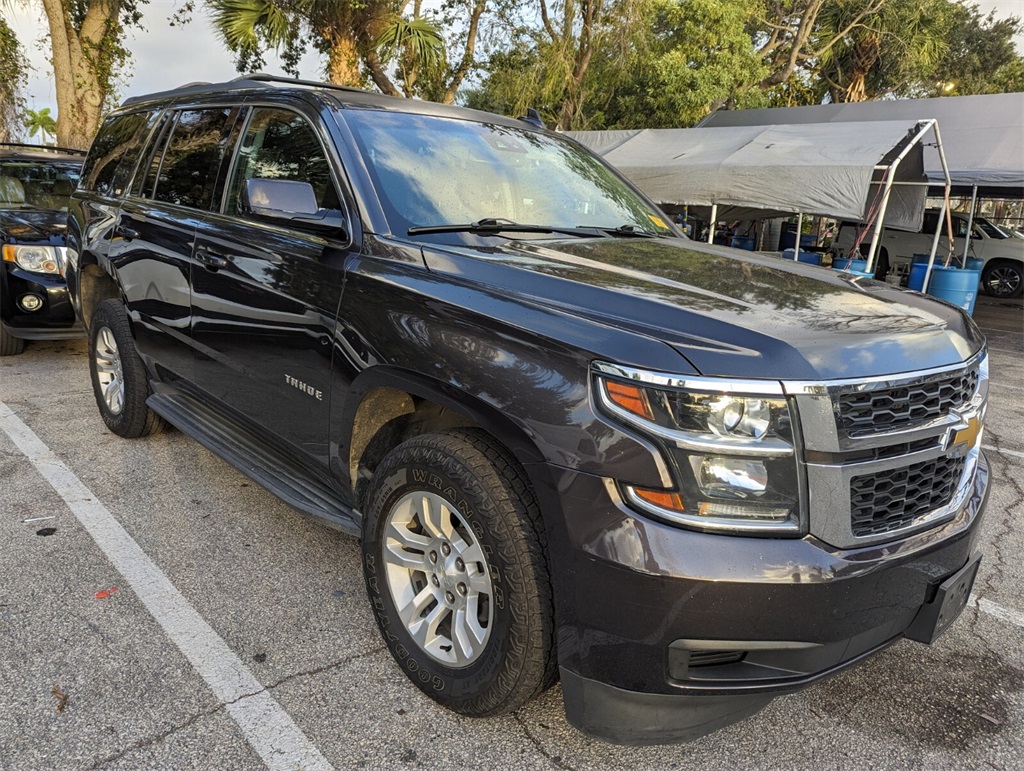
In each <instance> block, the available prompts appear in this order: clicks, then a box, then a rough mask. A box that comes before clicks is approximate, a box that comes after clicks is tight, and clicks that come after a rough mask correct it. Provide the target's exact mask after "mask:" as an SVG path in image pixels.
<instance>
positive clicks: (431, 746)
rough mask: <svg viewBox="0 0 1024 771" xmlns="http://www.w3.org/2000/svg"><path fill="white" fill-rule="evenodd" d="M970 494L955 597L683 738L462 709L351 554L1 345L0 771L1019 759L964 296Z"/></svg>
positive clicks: (1012, 340)
mask: <svg viewBox="0 0 1024 771" xmlns="http://www.w3.org/2000/svg"><path fill="white" fill-rule="evenodd" d="M976 317H977V318H979V320H980V321H981V322H982V323H983V325H984V327H985V328H986V331H987V332H988V334H989V337H990V342H991V346H992V348H991V351H992V355H991V362H992V388H991V401H990V409H989V418H988V421H987V423H988V428H987V429H986V434H985V437H984V444H985V446H986V447H987V448H988V457H989V462H990V464H991V467H992V473H993V492H992V496H991V499H990V502H989V506H988V512H987V515H986V519H985V521H984V524H983V534H982V550H983V552H984V554H985V559H984V561H983V562H982V567H981V572H980V575H979V578H978V581H977V583H976V585H975V591H974V595H973V598H972V603H971V606H970V607H969V608H968V609H967V610H966V611H965V613H964V615H963V616H962V617H961V618H960V619H959V620H958V621H957V623H956V624H955V625H954V626H953V628H952V629H951V630H950V631H949V632H948V633H947V634H946V635H945V636H943V637H942V638H941V639H940V640H939V641H938V642H936V643H935V644H934V645H932V646H924V645H920V644H918V643H913V642H908V641H904V642H900V643H898V644H897V645H895V646H893V647H891V648H889V649H887V650H886V651H884V652H882V653H881V654H879V655H877V656H875V657H874V658H872V659H871V660H870V661H868V662H867V663H865V664H864V665H862V666H860V667H857V668H855V669H853V670H850V671H848V672H846V673H843V674H841V675H839V676H836V677H834V678H832V679H830V680H827V681H825V682H823V683H820V684H818V685H817V686H815V687H813V688H811V689H809V690H806V691H804V692H801V693H799V694H795V695H791V696H785V697H781V698H778V699H776V700H775V701H774V702H773V703H772V704H771V705H770V706H769V707H768V708H767V709H765V710H764V711H763V712H761V713H759V714H758V715H756V716H754V717H753V718H751V719H749V720H747V721H745V722H743V723H740V724H738V725H735V726H732V727H729V728H727V729H724V730H722V731H719V732H717V733H715V734H712V735H711V736H707V737H704V738H702V739H700V740H698V741H695V742H692V743H690V744H683V745H673V746H663V747H648V748H628V747H616V746H612V745H608V744H604V743H601V742H599V741H595V740H592V739H589V738H587V737H585V736H583V735H582V734H580V733H578V732H577V731H575V729H573V728H572V727H570V726H569V725H568V724H567V723H566V721H565V716H564V713H563V710H562V703H561V701H562V700H561V691H560V689H559V688H558V687H557V686H556V687H555V688H553V689H551V690H550V691H548V692H547V693H546V694H544V695H543V696H542V697H541V698H539V699H538V700H536V701H535V702H533V703H531V704H529V705H528V706H526V707H524V708H523V709H521V710H520V711H519V712H518V713H516V714H514V715H512V716H508V717H503V718H497V719H488V720H471V719H467V718H462V717H459V716H457V715H455V714H453V713H451V712H448V711H446V710H444V709H442V708H440V707H438V706H437V705H435V704H434V702H432V701H430V700H429V699H428V698H427V697H425V696H423V695H422V694H421V693H420V692H419V691H418V690H417V689H416V688H415V687H414V686H412V685H411V684H410V683H408V682H407V681H406V680H405V678H404V676H403V675H402V674H401V673H400V672H399V670H398V667H397V665H395V664H394V663H393V662H392V659H391V657H390V655H389V654H388V652H387V651H386V650H385V649H384V647H383V645H382V643H381V640H380V638H379V635H378V632H377V629H376V627H375V625H374V622H373V619H372V617H371V614H370V612H369V609H368V604H367V601H366V598H365V594H364V589H363V581H362V574H361V570H360V564H359V550H358V546H357V544H356V542H355V541H354V540H353V539H352V538H349V537H347V536H344V535H341V534H338V533H336V532H334V531H332V530H330V529H328V528H326V527H324V526H321V525H319V524H317V523H315V522H313V521H310V520H308V519H306V518H304V517H302V516H300V515H299V514H297V513H295V512H294V511H292V510H291V509H290V508H288V507H287V506H286V505H284V504H283V503H281V502H280V501H279V500H278V499H276V498H275V497H274V496H273V495H271V494H270V493H268V492H267V491H265V490H263V489H262V488H260V487H259V486H257V485H256V484H254V483H252V482H250V481H249V480H248V479H247V478H246V477H245V476H243V475H242V474H240V473H239V472H237V471H235V470H234V469H233V468H232V467H230V466H229V465H228V464H227V463H225V462H223V461H221V460H220V459H218V458H217V457H215V456H214V455H212V454H210V453H209V452H207V451H206V450H204V449H203V448H201V447H200V446H199V445H198V444H197V443H195V442H194V441H193V440H191V439H189V438H188V437H186V436H185V435H183V434H181V433H179V432H176V431H171V432H168V433H165V434H162V435H159V436H156V437H152V438H149V439H143V440H135V441H127V440H123V439H120V438H118V437H116V436H114V435H112V434H110V433H109V432H108V431H107V430H106V428H105V426H104V425H103V423H102V421H101V420H100V418H99V414H98V413H97V411H96V407H95V404H94V402H93V397H92V393H91V389H90V386H89V377H88V366H87V358H86V346H85V343H84V341H72V342H64V343H35V344H32V345H30V346H29V348H28V349H27V351H26V352H25V353H24V354H22V355H20V356H16V357H10V358H4V359H0V768H3V769H65V768H68V769H81V768H104V769H143V768H145V769H149V768H168V769H212V768H216V769H249V768H262V767H265V766H267V765H270V766H274V767H282V768H298V767H304V768H329V767H331V766H333V767H335V768H352V767H366V768H388V769H392V768H403V767H410V768H411V767H428V768H456V767H469V768H496V769H497V768H509V769H511V768H516V769H519V768H562V769H567V768H571V769H584V768H598V767H622V768H626V767H628V768H684V767H685V768H688V769H694V768H730V769H731V768H783V767H784V768H793V769H802V768H807V769H812V768H813V769H819V768H858V769H859V768H874V767H885V768H962V767H972V768H997V769H1004V768H1005V769H1012V768H1022V767H1024V593H1022V591H1021V588H1022V586H1024V583H1022V578H1024V563H1022V561H1021V560H1020V555H1021V554H1024V504H1022V498H1024V489H1022V485H1024V482H1022V477H1024V410H1022V408H1021V405H1022V404H1024V361H1022V355H1021V354H1022V352H1024V313H1022V306H1021V305H1020V304H1019V303H1009V304H1006V303H1003V304H999V303H993V302H991V301H990V302H982V305H981V306H979V311H978V312H976Z"/></svg>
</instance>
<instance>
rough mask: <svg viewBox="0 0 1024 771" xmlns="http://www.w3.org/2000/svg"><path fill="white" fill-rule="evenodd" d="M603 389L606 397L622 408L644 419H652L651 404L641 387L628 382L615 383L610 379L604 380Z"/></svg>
mask: <svg viewBox="0 0 1024 771" xmlns="http://www.w3.org/2000/svg"><path fill="white" fill-rule="evenodd" d="M604 390H605V392H606V393H607V394H608V398H609V399H611V400H612V402H614V403H615V404H617V405H618V406H620V407H622V409H624V410H627V411H628V412H632V413H633V414H634V415H639V416H640V417H641V418H644V419H645V420H654V413H653V412H651V405H650V404H649V403H648V401H647V394H645V393H644V392H643V390H642V389H641V388H638V387H637V386H635V385H630V384H629V383H615V382H613V381H611V380H605V381H604Z"/></svg>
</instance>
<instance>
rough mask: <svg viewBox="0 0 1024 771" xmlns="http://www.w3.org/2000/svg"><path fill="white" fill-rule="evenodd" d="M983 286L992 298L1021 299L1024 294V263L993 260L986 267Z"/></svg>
mask: <svg viewBox="0 0 1024 771" xmlns="http://www.w3.org/2000/svg"><path fill="white" fill-rule="evenodd" d="M981 286H982V288H983V289H984V290H985V294H988V295H991V296H992V297H1002V298H1010V297H1020V296H1021V294H1024V263H1020V262H1014V261H1013V260H993V261H992V262H989V263H988V264H987V265H985V270H984V271H982V274H981Z"/></svg>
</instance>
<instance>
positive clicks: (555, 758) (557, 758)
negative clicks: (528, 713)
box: [512, 713, 574, 771]
mask: <svg viewBox="0 0 1024 771" xmlns="http://www.w3.org/2000/svg"><path fill="white" fill-rule="evenodd" d="M512 717H513V718H514V719H515V721H516V722H517V723H519V726H520V728H522V729H523V733H524V734H526V738H527V739H529V740H530V742H531V743H532V744H533V746H534V747H536V748H537V752H539V753H540V754H541V755H543V756H544V757H545V758H547V760H548V761H549V762H550V763H551V765H552V766H554V767H555V768H561V769H565V771H574V769H573V767H572V766H570V765H569V764H568V763H566V762H564V761H563V760H562V756H561V755H552V754H551V753H550V752H548V751H547V750H546V749H545V748H544V746H543V745H542V744H541V743H540V739H538V738H537V737H536V736H534V735H533V732H532V731H531V730H530V727H529V726H528V725H526V721H525V720H523V718H522V717H521V716H520V715H519V713H515V714H513V715H512Z"/></svg>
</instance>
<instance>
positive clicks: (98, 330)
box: [89, 300, 166, 439]
mask: <svg viewBox="0 0 1024 771" xmlns="http://www.w3.org/2000/svg"><path fill="white" fill-rule="evenodd" d="M89 372H90V374H91V375H92V390H93V394H94V395H95V397H96V406H97V407H99V410H100V415H101V416H102V418H103V422H104V423H106V424H107V428H109V429H110V430H111V431H113V432H114V433H115V434H117V435H118V436H123V437H125V438H126V439H135V438H137V437H140V436H149V435H150V434H156V433H159V432H160V431H162V430H163V429H164V427H165V426H166V424H165V423H164V421H163V419H162V418H161V417H160V416H159V415H157V414H156V413H155V412H153V411H152V410H151V409H149V407H148V406H146V399H148V398H149V395H150V390H149V378H148V377H147V375H146V368H145V367H144V366H143V364H142V360H141V359H140V358H139V354H138V353H137V352H136V350H135V339H134V338H133V337H132V331H131V327H130V326H129V325H128V317H127V316H126V315H125V312H124V306H123V305H122V304H121V301H120V300H104V301H103V302H102V303H100V304H99V306H98V307H97V308H96V310H95V312H94V313H93V316H92V321H91V322H90V324H89ZM108 376H109V377H110V379H111V381H114V382H112V383H104V382H103V379H105V378H106V377H108ZM108 387H110V388H111V391H118V390H119V388H120V399H119V400H118V399H115V400H114V401H115V403H114V404H111V403H110V401H108V398H107V397H105V396H104V392H105V391H106V390H107V388H108ZM118 401H119V406H118V403H117V402H118Z"/></svg>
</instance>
